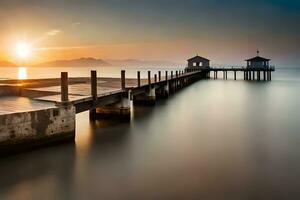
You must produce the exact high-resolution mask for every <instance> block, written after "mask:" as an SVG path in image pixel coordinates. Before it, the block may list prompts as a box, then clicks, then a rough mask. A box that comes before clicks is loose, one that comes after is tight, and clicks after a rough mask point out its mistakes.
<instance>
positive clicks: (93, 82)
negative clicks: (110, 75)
mask: <svg viewBox="0 0 300 200" xmlns="http://www.w3.org/2000/svg"><path fill="white" fill-rule="evenodd" d="M91 94H92V98H93V104H94V105H95V104H96V102H97V98H98V95H97V71H94V70H92V71H91ZM95 118H96V109H91V110H90V120H95Z"/></svg>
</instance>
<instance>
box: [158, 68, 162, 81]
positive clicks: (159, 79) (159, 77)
mask: <svg viewBox="0 0 300 200" xmlns="http://www.w3.org/2000/svg"><path fill="white" fill-rule="evenodd" d="M158 81H159V82H160V81H161V71H158Z"/></svg>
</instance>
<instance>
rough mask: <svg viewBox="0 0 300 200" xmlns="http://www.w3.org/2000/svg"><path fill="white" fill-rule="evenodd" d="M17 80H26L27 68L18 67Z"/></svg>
mask: <svg viewBox="0 0 300 200" xmlns="http://www.w3.org/2000/svg"><path fill="white" fill-rule="evenodd" d="M18 79H20V80H23V79H27V68H26V67H19V69H18Z"/></svg>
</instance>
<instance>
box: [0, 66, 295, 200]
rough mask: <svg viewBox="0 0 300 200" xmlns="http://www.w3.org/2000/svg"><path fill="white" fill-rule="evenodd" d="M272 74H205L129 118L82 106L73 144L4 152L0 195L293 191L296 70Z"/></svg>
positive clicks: (196, 195)
mask: <svg viewBox="0 0 300 200" xmlns="http://www.w3.org/2000/svg"><path fill="white" fill-rule="evenodd" d="M77 70H78V69H77V68H76V69H72V71H70V73H71V74H72V76H76V75H80V76H84V75H89V70H86V69H85V70H84V71H85V73H83V71H80V70H79V71H77ZM119 70H120V69H118V70H117V69H116V71H115V72H109V73H112V74H113V75H114V76H115V77H118V76H119V73H120V72H119ZM60 71H61V70H60ZM60 71H56V72H55V74H54V75H53V77H59V72H60ZM1 73H3V71H2V70H1ZM15 73H17V72H15ZM31 73H33V72H32V71H30V70H28V69H27V77H33V78H34V77H38V76H40V77H46V76H49V74H53V73H54V72H49V71H40V72H39V74H38V75H37V74H35V75H31ZM100 73H101V69H100ZM105 73H108V72H105V69H104V70H103V69H102V74H105ZM129 74H131V75H132V76H134V75H135V71H134V70H133V69H132V72H130V73H129ZM108 75H109V74H108ZM5 76H7V77H5ZM0 77H2V78H13V77H12V76H10V75H9V74H8V72H6V73H5V74H0ZM272 78H273V80H272V82H247V81H243V80H237V81H234V80H230V79H229V80H226V81H224V80H222V79H219V80H202V81H199V82H197V83H195V84H193V85H191V86H189V87H187V88H185V89H183V90H181V91H180V92H178V93H177V94H175V95H173V96H171V97H170V98H169V99H167V100H161V101H158V102H157V105H156V106H154V107H134V108H133V115H132V120H131V123H120V122H117V121H109V120H99V121H96V122H90V121H89V117H88V113H86V112H85V113H81V114H78V116H77V125H76V126H77V130H76V141H75V142H74V143H69V144H62V145H58V146H53V147H47V148H43V149H39V150H34V151H30V152H26V153H22V154H18V155H14V156H10V157H3V158H0V199H1V200H2V199H22V200H23V199H37V200H40V199H105V200H106V199H109V200H110V199H129V200H132V199H138V200H144V199H153V200H154V199H155V200H156V199H163V200H165V199H212V200H218V199H228V200H234V199H237V200H241V199H263V200H268V199H272V200H273V199H299V198H300V189H299V188H300V104H299V102H300V70H295V69H294V70H292V69H290V70H287V69H286V70H283V69H278V70H277V71H276V72H275V73H274V75H273V77H272Z"/></svg>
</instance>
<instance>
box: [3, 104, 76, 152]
mask: <svg viewBox="0 0 300 200" xmlns="http://www.w3.org/2000/svg"><path fill="white" fill-rule="evenodd" d="M74 137H75V107H74V106H72V105H70V106H65V107H57V108H50V109H45V110H38V111H31V112H22V113H13V114H4V115H0V153H6V152H11V151H12V150H13V151H14V150H20V149H23V148H30V147H33V146H39V145H43V144H47V143H51V142H57V141H63V140H67V139H74Z"/></svg>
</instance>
